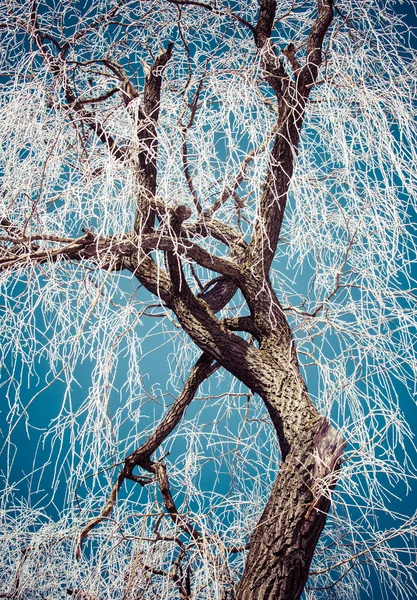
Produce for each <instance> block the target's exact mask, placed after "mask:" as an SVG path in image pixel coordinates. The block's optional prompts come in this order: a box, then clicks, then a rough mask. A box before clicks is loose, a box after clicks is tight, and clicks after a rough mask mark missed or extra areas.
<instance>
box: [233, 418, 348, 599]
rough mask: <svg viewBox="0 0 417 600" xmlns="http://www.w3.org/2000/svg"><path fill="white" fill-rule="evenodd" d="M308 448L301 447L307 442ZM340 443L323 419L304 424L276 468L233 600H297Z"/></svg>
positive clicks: (325, 509)
mask: <svg viewBox="0 0 417 600" xmlns="http://www.w3.org/2000/svg"><path fill="white" fill-rule="evenodd" d="M306 438H310V439H309V443H308V444H307V445H306V442H307V439H306ZM343 448H344V443H343V441H342V439H341V438H340V436H339V435H338V434H337V432H336V431H335V429H334V428H333V427H332V426H331V425H329V423H328V422H327V420H326V419H320V420H319V424H317V422H314V423H311V424H307V425H306V429H305V430H304V431H303V432H302V433H301V434H300V442H299V445H296V444H295V445H294V448H292V449H291V451H290V452H289V454H288V455H287V457H286V459H285V461H284V462H283V463H282V465H281V469H280V472H279V475H278V477H277V479H276V481H275V483H274V486H273V489H272V493H271V496H270V498H269V500H268V503H267V505H266V507H265V510H264V512H263V514H262V516H261V519H260V521H259V523H258V524H257V526H256V527H255V530H254V532H253V534H252V537H251V540H250V549H249V553H248V556H247V559H246V564H245V570H244V573H243V576H242V578H241V580H240V582H239V585H238V589H237V593H236V599H237V600H261V599H262V600H272V599H274V600H297V599H298V598H300V596H301V594H302V592H303V589H304V586H305V583H306V581H307V578H308V573H309V567H310V563H311V560H312V558H313V554H314V550H315V548H316V544H317V542H318V539H319V537H320V534H321V532H322V530H323V527H324V525H325V521H326V517H327V513H328V511H329V508H330V492H331V490H332V489H333V487H334V485H335V483H336V477H337V470H338V468H339V464H340V458H341V455H342V452H343Z"/></svg>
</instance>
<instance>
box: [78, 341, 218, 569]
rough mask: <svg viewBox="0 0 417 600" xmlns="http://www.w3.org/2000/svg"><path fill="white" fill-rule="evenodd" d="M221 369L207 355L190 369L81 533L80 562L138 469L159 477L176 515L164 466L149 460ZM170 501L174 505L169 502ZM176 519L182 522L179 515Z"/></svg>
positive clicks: (127, 460) (203, 355)
mask: <svg viewBox="0 0 417 600" xmlns="http://www.w3.org/2000/svg"><path fill="white" fill-rule="evenodd" d="M218 368H219V365H218V364H213V359H212V358H211V357H209V356H208V355H207V354H204V353H203V354H202V355H201V356H200V358H199V359H198V360H197V362H196V363H195V365H194V367H193V368H192V369H191V372H190V375H189V376H188V379H187V381H186V384H185V386H184V388H183V390H182V392H181V394H180V395H179V396H178V398H177V399H176V401H175V402H174V404H173V406H172V407H171V408H170V410H169V411H168V413H167V414H166V416H165V417H164V418H163V420H162V421H161V423H160V424H159V425H158V426H157V428H156V429H155V431H154V432H153V433H152V434H151V436H150V437H149V438H148V439H147V441H146V442H145V443H144V444H142V445H141V446H140V447H139V448H138V449H137V450H135V451H134V452H132V453H131V454H129V456H127V457H126V459H125V465H124V467H123V469H122V470H121V471H120V473H119V475H118V477H117V479H116V482H115V483H114V485H113V488H112V490H111V492H110V495H109V497H108V499H107V501H106V503H105V505H104V507H103V509H102V511H101V513H100V514H99V515H98V516H97V517H94V519H91V520H90V521H89V522H88V523H87V525H85V526H84V528H83V529H82V531H81V533H80V537H79V542H78V546H77V550H76V557H77V558H79V557H80V556H81V548H82V543H83V541H84V540H85V538H86V537H87V536H88V534H89V533H90V531H91V530H92V529H94V527H97V525H99V524H100V523H101V522H102V521H104V519H106V518H107V517H108V516H109V515H110V513H111V512H112V510H113V507H114V505H115V503H116V500H117V495H118V493H119V490H120V488H121V486H122V484H123V482H124V481H125V480H126V479H131V478H132V471H133V469H134V468H135V467H137V466H140V467H143V468H145V469H146V470H147V471H150V472H152V473H155V474H156V476H157V479H158V483H159V484H160V486H161V493H162V495H163V496H164V491H162V490H165V497H164V502H165V503H166V505H168V506H169V508H167V510H168V512H170V514H171V515H172V514H173V513H175V514H177V511H176V509H175V505H174V504H173V501H172V497H171V496H170V493H169V485H168V486H167V485H166V470H165V471H164V468H163V466H162V463H153V462H152V461H150V456H151V455H152V454H153V453H154V452H155V451H156V450H157V449H158V448H159V446H160V445H161V444H162V442H163V441H164V440H165V439H166V438H167V437H168V436H169V434H170V433H171V432H172V431H173V430H174V428H175V427H176V426H177V425H178V423H179V422H180V420H181V418H182V416H183V415H184V413H185V410H186V408H187V406H188V405H189V404H190V403H191V401H192V400H193V398H194V396H195V393H196V392H197V389H198V387H199V386H200V385H201V384H202V383H203V381H205V380H206V379H208V378H209V377H210V375H212V374H213V373H214V372H215V371H216V370H217V369H218ZM164 466H165V465H164ZM133 477H134V476H133ZM166 490H168V491H166ZM170 497H171V501H172V502H170V501H169V498H170ZM177 516H178V518H179V519H180V517H179V515H178V514H177ZM181 523H182V519H181Z"/></svg>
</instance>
